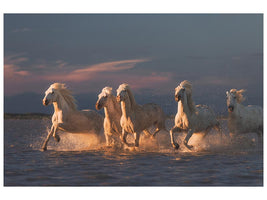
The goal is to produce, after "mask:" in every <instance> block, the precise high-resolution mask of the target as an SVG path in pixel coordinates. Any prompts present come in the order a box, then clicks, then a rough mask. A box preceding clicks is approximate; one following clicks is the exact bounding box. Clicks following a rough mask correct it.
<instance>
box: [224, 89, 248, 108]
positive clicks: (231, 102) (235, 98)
mask: <svg viewBox="0 0 267 200" xmlns="http://www.w3.org/2000/svg"><path fill="white" fill-rule="evenodd" d="M243 92H245V90H243V89H242V90H236V89H231V90H230V91H227V92H226V97H227V101H226V103H227V108H228V112H233V111H234V109H235V107H236V104H237V103H241V102H242V101H244V100H245V98H244V97H243V95H242V93H243Z"/></svg>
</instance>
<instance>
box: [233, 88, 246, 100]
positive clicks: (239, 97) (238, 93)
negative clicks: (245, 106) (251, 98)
mask: <svg viewBox="0 0 267 200" xmlns="http://www.w3.org/2000/svg"><path fill="white" fill-rule="evenodd" d="M245 91H246V90H244V89H241V90H237V89H231V90H230V93H233V94H235V96H236V101H237V103H241V102H243V101H245V99H246V98H245V97H244V96H243V92H245Z"/></svg>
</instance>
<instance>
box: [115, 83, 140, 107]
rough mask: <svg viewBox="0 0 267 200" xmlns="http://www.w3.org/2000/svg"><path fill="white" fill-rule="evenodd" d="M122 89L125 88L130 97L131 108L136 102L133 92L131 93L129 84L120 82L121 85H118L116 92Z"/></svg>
mask: <svg viewBox="0 0 267 200" xmlns="http://www.w3.org/2000/svg"><path fill="white" fill-rule="evenodd" d="M123 90H126V91H127V93H128V96H129V98H130V102H131V106H132V108H134V107H135V106H136V105H137V104H136V102H135V99H134V96H133V93H132V91H131V89H130V86H129V85H128V84H127V83H123V84H121V85H120V86H119V88H118V90H117V92H118V93H120V92H121V91H123Z"/></svg>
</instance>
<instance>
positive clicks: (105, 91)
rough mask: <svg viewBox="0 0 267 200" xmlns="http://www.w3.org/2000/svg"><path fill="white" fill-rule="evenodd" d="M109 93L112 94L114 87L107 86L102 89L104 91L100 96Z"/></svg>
mask: <svg viewBox="0 0 267 200" xmlns="http://www.w3.org/2000/svg"><path fill="white" fill-rule="evenodd" d="M109 95H112V87H108V86H106V87H104V88H103V89H102V92H101V93H100V94H99V95H98V98H100V97H102V96H109Z"/></svg>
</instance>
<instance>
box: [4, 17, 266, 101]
mask: <svg viewBox="0 0 267 200" xmlns="http://www.w3.org/2000/svg"><path fill="white" fill-rule="evenodd" d="M183 80H189V81H191V82H192V83H193V91H195V93H196V95H198V96H206V97H207V98H208V96H209V95H210V94H214V93H215V94H216V95H220V96H221V97H222V98H225V91H226V90H229V89H231V88H237V89H241V88H244V89H247V94H248V95H250V96H253V98H250V99H254V100H255V99H256V100H255V101H253V103H256V104H262V95H263V94H262V93H263V15H261V14H5V15H4V95H5V96H13V95H18V94H23V93H27V92H34V93H38V94H42V93H44V92H45V90H46V89H47V88H48V87H49V85H50V84H52V83H54V82H62V83H66V85H67V86H68V87H69V88H70V89H71V90H72V91H73V93H74V94H84V93H96V95H97V94H99V93H100V91H101V90H102V88H103V87H105V86H111V87H113V88H114V94H115V91H116V89H117V88H118V86H119V85H120V84H121V83H128V84H129V85H130V86H131V88H132V89H133V91H134V92H135V93H138V94H142V93H145V92H150V93H153V94H162V95H165V94H170V93H174V88H175V87H176V86H177V85H178V84H179V83H180V82H181V81H183ZM218 88H219V89H218Z"/></svg>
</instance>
